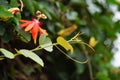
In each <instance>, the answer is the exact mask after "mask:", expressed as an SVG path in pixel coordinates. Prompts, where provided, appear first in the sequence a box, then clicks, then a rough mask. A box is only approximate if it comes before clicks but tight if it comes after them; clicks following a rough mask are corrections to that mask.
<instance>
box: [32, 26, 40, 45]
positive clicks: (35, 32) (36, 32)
mask: <svg viewBox="0 0 120 80" xmlns="http://www.w3.org/2000/svg"><path fill="white" fill-rule="evenodd" d="M38 32H39V25H38V24H35V26H34V27H33V28H32V30H31V33H32V38H33V40H34V43H35V44H36V40H37V36H38Z"/></svg>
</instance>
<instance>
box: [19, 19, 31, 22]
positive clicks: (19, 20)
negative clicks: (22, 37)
mask: <svg viewBox="0 0 120 80" xmlns="http://www.w3.org/2000/svg"><path fill="white" fill-rule="evenodd" d="M19 21H20V22H28V21H29V20H23V19H21V20H19Z"/></svg>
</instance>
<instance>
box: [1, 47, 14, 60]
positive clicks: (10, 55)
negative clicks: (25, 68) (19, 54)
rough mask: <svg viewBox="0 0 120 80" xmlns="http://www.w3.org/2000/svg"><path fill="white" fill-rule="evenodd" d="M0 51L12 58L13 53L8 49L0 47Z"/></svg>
mask: <svg viewBox="0 0 120 80" xmlns="http://www.w3.org/2000/svg"><path fill="white" fill-rule="evenodd" d="M0 51H1V52H2V54H4V56H5V57H7V58H10V59H13V58H14V54H13V53H11V52H10V51H8V50H6V49H3V48H0Z"/></svg>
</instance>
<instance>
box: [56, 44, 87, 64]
mask: <svg viewBox="0 0 120 80" xmlns="http://www.w3.org/2000/svg"><path fill="white" fill-rule="evenodd" d="M55 47H56V48H57V49H58V50H59V51H60V52H62V53H63V54H64V55H65V56H67V57H68V58H69V59H71V60H72V61H74V62H77V63H80V64H84V63H87V62H88V59H86V60H85V61H83V62H81V61H78V60H76V59H73V58H72V57H70V56H69V55H67V54H66V53H65V52H64V51H62V50H61V49H60V48H59V47H57V46H55Z"/></svg>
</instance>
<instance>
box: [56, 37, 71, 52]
mask: <svg viewBox="0 0 120 80" xmlns="http://www.w3.org/2000/svg"><path fill="white" fill-rule="evenodd" d="M57 43H58V44H59V45H61V46H62V47H64V48H65V49H66V50H70V51H71V53H73V47H72V46H71V45H70V44H69V43H68V42H67V41H66V40H65V39H64V38H63V37H58V38H57Z"/></svg>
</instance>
